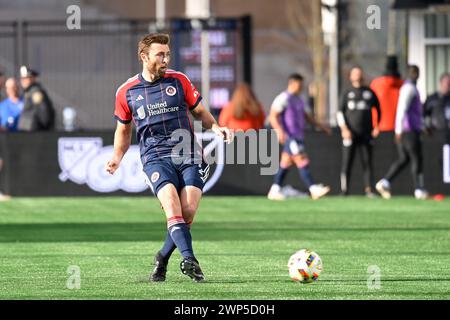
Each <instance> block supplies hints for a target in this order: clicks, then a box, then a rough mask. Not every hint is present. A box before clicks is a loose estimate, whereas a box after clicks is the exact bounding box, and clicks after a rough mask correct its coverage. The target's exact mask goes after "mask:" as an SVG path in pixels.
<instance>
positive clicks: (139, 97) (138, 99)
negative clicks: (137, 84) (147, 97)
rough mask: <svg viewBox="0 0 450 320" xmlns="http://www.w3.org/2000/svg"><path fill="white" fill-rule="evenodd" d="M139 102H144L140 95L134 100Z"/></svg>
mask: <svg viewBox="0 0 450 320" xmlns="http://www.w3.org/2000/svg"><path fill="white" fill-rule="evenodd" d="M141 100H144V97H143V96H141V95H139V96H138V97H137V98H136V101H141Z"/></svg>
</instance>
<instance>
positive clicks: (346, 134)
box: [336, 91, 352, 140]
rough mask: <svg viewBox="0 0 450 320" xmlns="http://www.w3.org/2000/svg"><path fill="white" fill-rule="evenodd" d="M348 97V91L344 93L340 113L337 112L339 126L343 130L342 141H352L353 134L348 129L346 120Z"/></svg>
mask: <svg viewBox="0 0 450 320" xmlns="http://www.w3.org/2000/svg"><path fill="white" fill-rule="evenodd" d="M347 96H348V91H346V92H345V93H344V95H343V96H342V99H341V103H340V104H339V111H338V112H337V114H336V117H337V123H338V126H339V128H341V135H342V139H344V140H351V139H352V132H351V131H350V129H349V128H348V126H347V121H346V119H345V111H346V109H347V103H348V100H347Z"/></svg>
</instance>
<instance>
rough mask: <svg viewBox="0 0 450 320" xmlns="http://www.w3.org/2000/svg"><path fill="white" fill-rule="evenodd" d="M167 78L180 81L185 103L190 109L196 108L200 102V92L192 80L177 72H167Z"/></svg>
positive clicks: (165, 75)
mask: <svg viewBox="0 0 450 320" xmlns="http://www.w3.org/2000/svg"><path fill="white" fill-rule="evenodd" d="M164 77H165V78H176V79H178V80H180V82H181V86H182V87H183V92H184V101H185V102H186V103H187V105H188V107H189V109H192V108H194V107H196V106H197V105H198V103H199V101H200V98H201V97H200V92H198V91H197V89H196V88H195V86H194V85H193V84H192V82H191V80H189V78H188V77H187V76H186V75H185V74H184V73H182V72H178V71H175V70H171V69H169V70H167V71H166V73H165V74H164Z"/></svg>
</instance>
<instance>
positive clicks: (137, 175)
mask: <svg viewBox="0 0 450 320" xmlns="http://www.w3.org/2000/svg"><path fill="white" fill-rule="evenodd" d="M113 137H114V132H113V131H90V132H73V133H67V132H48V133H38V134H36V133H35V134H32V133H1V134H0V157H1V158H2V159H3V160H4V168H3V170H2V172H1V173H0V183H1V184H0V188H1V189H0V190H2V191H3V192H4V193H8V194H11V195H12V196H95V195H97V196H98V195H101V194H103V195H151V191H150V189H149V188H148V187H147V186H146V184H145V180H144V177H145V176H144V174H143V173H142V172H141V171H142V169H141V168H142V165H141V163H140V160H139V148H138V147H137V146H132V147H131V148H130V151H129V152H128V153H127V155H126V159H125V160H124V161H125V162H123V163H124V165H123V167H122V168H121V171H120V172H117V174H115V175H114V176H110V175H109V174H107V173H106V172H104V171H103V166H104V164H105V162H106V160H107V159H109V157H110V154H111V152H112V144H113ZM135 143H136V142H135V137H134V136H133V144H135ZM212 146H213V147H214V148H215V150H216V151H215V152H219V151H218V148H219V149H220V144H217V143H216V144H215V145H212ZM205 149H206V148H205ZM210 149H213V148H212V147H211V146H210ZM225 150H226V148H223V149H222V151H221V152H222V153H223V154H225V153H226V152H225ZM306 150H307V152H308V154H309V156H310V158H311V170H312V174H313V177H314V179H315V180H316V181H317V182H320V183H324V184H328V185H330V186H331V188H332V194H338V193H339V191H340V188H339V185H340V182H339V171H340V165H341V139H340V136H339V132H338V131H335V132H334V133H333V135H332V136H331V137H330V136H326V135H324V134H322V133H318V132H311V131H310V132H307V134H306ZM446 150H450V148H446ZM237 152H239V151H237ZM443 152H444V150H443V147H442V143H441V141H440V140H439V139H438V135H434V136H432V137H429V136H425V137H424V172H425V186H426V188H427V189H428V190H429V191H430V192H431V193H443V194H448V195H449V194H450V184H448V183H447V184H446V183H444V172H443V171H444V170H443V167H442V164H443V158H445V157H443V155H444V154H443ZM396 156H397V154H396V148H395V145H394V144H393V134H391V133H383V134H381V136H380V137H379V138H378V139H377V140H376V141H375V143H374V179H375V182H376V181H377V180H378V179H379V178H381V177H382V175H383V174H384V173H385V172H386V171H387V169H388V167H389V166H390V164H391V163H392V161H393V160H394V159H395V158H396ZM447 165H449V163H448V161H447ZM262 167H267V166H261V165H258V164H226V165H225V166H223V167H222V166H217V165H214V166H212V168H211V173H210V178H209V180H208V183H209V186H208V188H207V189H208V191H207V193H206V194H208V195H209V194H211V195H265V194H266V193H267V192H268V189H269V188H270V185H271V183H272V180H273V176H270V175H261V168H262ZM446 172H447V173H448V172H450V170H449V168H447V170H446ZM213 180H214V181H213ZM285 184H290V185H292V186H294V187H295V188H297V189H300V190H305V187H304V186H303V184H302V182H301V181H300V179H299V174H298V172H297V170H296V169H294V168H292V169H291V170H290V171H289V173H288V175H287V177H286V181H285ZM350 184H351V187H350V192H351V194H363V184H362V172H361V166H360V163H359V158H358V157H355V162H354V168H353V172H352V178H351V182H350ZM392 188H393V194H394V195H397V194H408V195H412V193H413V186H412V179H411V174H410V168H409V167H408V168H406V169H405V170H404V171H403V172H402V173H401V174H400V175H399V176H398V177H397V179H396V180H395V181H394V183H393V185H392Z"/></svg>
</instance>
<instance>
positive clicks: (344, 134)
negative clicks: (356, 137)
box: [341, 128, 352, 140]
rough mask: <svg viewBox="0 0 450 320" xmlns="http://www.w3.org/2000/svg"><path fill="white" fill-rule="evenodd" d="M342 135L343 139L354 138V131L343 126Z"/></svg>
mask: <svg viewBox="0 0 450 320" xmlns="http://www.w3.org/2000/svg"><path fill="white" fill-rule="evenodd" d="M341 135H342V139H343V140H352V132H351V131H350V130H349V129H348V128H342V129H341Z"/></svg>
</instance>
